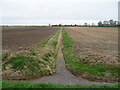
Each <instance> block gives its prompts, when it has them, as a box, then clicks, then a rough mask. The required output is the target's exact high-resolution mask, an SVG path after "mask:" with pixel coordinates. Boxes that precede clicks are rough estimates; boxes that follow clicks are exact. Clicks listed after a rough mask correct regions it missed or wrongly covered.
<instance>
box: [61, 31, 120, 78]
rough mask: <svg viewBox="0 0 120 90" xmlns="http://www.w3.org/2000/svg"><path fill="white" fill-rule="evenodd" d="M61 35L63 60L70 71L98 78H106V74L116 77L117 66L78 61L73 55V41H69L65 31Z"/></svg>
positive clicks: (69, 38)
mask: <svg viewBox="0 0 120 90" xmlns="http://www.w3.org/2000/svg"><path fill="white" fill-rule="evenodd" d="M62 34H63V46H64V48H63V53H64V59H65V62H66V64H67V66H68V67H69V68H70V69H72V70H75V71H78V72H86V73H89V74H92V75H95V76H100V77H104V76H106V73H109V74H110V76H115V77H117V76H118V72H119V70H120V69H119V68H118V67H117V66H112V65H111V66H109V65H104V64H103V63H96V64H94V63H93V64H89V63H83V62H82V61H80V60H78V58H77V57H75V56H74V55H73V48H72V44H73V40H72V39H71V37H69V35H68V34H67V32H66V31H64V30H63V32H62ZM87 58H88V57H85V58H84V59H87Z"/></svg>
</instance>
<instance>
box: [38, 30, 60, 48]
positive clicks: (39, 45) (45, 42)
mask: <svg viewBox="0 0 120 90" xmlns="http://www.w3.org/2000/svg"><path fill="white" fill-rule="evenodd" d="M57 33H59V31H56V32H55V33H54V34H52V35H50V36H49V37H47V38H45V39H44V40H43V41H42V42H41V43H39V44H38V45H37V48H43V47H45V45H46V44H47V43H48V41H49V40H50V39H51V38H52V37H53V36H54V35H56V34H57Z"/></svg>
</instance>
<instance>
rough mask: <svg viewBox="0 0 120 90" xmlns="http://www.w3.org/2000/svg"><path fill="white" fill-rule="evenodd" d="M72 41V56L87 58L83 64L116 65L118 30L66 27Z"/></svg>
mask: <svg viewBox="0 0 120 90" xmlns="http://www.w3.org/2000/svg"><path fill="white" fill-rule="evenodd" d="M66 31H68V34H69V35H70V37H71V38H72V39H73V41H74V45H73V49H74V55H75V56H77V57H78V58H84V57H89V58H87V59H86V60H85V62H92V63H96V62H104V63H106V64H112V65H118V58H117V56H118V29H117V28H100V27H98V28H96V27H70V28H69V27H68V28H66Z"/></svg>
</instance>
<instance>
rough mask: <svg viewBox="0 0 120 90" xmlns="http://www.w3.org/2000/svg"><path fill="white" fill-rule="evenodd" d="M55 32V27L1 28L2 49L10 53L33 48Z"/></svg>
mask: <svg viewBox="0 0 120 90" xmlns="http://www.w3.org/2000/svg"><path fill="white" fill-rule="evenodd" d="M56 30H58V28H57V27H3V28H2V48H3V50H12V51H18V50H21V49H22V50H23V49H29V48H33V47H34V46H35V45H36V44H37V43H40V42H41V41H42V40H43V39H45V38H46V37H48V36H49V35H51V34H53V33H54V32H55V31H56Z"/></svg>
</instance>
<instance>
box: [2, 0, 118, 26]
mask: <svg viewBox="0 0 120 90" xmlns="http://www.w3.org/2000/svg"><path fill="white" fill-rule="evenodd" d="M118 1H119V0H1V1H0V7H1V8H0V9H2V12H1V13H0V16H2V24H39V23H41V21H42V22H43V21H44V23H47V22H45V21H48V22H50V21H52V20H57V21H60V20H64V21H65V20H66V21H67V20H71V21H72V20H78V21H79V20H109V19H114V20H117V19H118Z"/></svg>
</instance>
